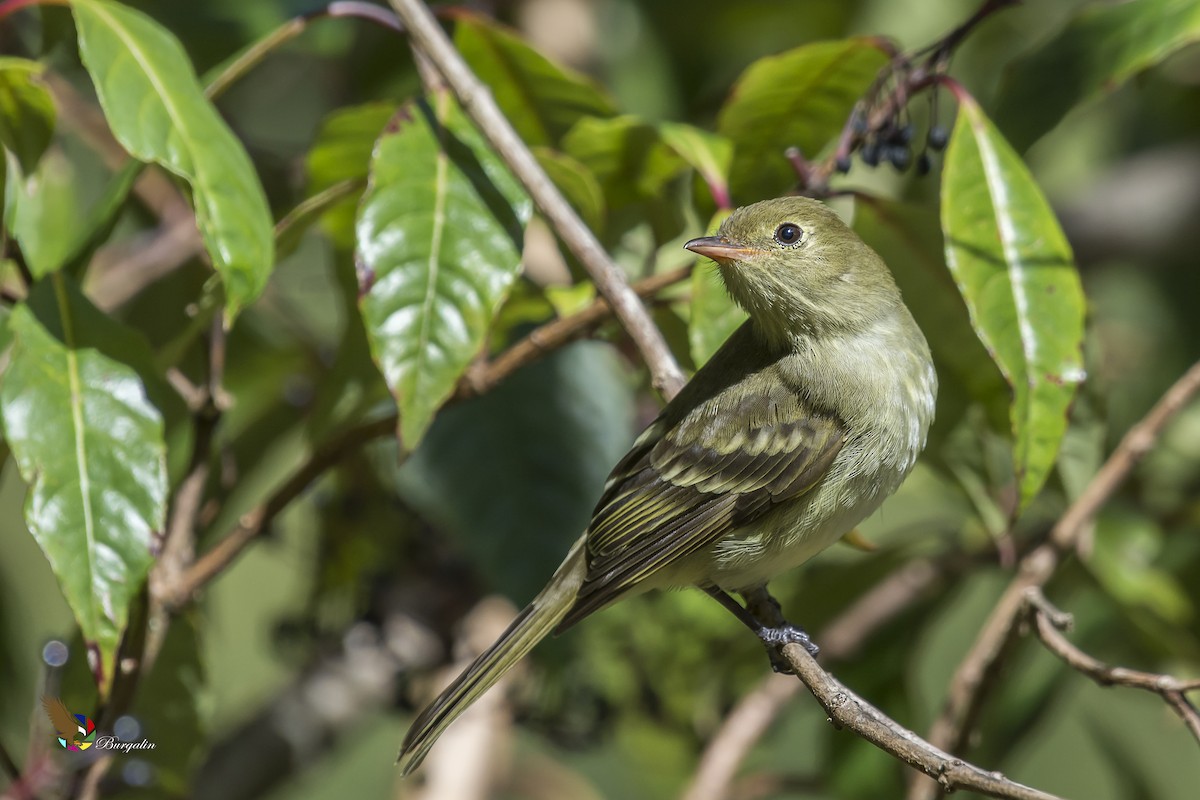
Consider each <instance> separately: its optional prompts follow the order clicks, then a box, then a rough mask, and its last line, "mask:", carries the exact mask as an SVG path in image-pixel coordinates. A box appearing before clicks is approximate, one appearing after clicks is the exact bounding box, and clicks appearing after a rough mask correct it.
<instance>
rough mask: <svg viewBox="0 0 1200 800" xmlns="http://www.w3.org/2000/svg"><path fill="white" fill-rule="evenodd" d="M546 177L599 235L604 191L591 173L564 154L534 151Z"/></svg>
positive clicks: (602, 223)
mask: <svg viewBox="0 0 1200 800" xmlns="http://www.w3.org/2000/svg"><path fill="white" fill-rule="evenodd" d="M532 150H533V155H534V156H535V157H536V158H537V160H538V164H539V165H540V166H541V168H542V169H543V170H544V171H545V173H546V176H547V177H548V178H550V180H552V181H554V185H555V186H557V187H558V190H559V191H560V192H562V193H563V197H565V198H567V202H568V203H570V204H571V207H572V208H574V209H575V211H576V212H577V213H578V214H579V216H580V217H582V218H583V221H584V222H586V223H587V224H588V227H589V228H591V229H592V230H593V231H599V230H600V229H601V228H602V227H603V225H604V212H605V209H604V190H603V189H601V188H600V183H599V181H597V180H596V176H595V175H593V174H592V171H591V170H589V169H588V168H587V167H585V166H584V165H583V164H581V163H580V162H578V161H576V160H575V159H573V158H571V157H570V156H569V155H567V154H565V153H560V152H558V151H557V150H551V149H550V148H548V147H534V148H532Z"/></svg>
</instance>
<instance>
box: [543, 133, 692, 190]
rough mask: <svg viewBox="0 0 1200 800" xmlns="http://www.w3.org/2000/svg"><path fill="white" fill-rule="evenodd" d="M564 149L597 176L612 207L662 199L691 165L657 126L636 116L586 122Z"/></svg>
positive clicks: (568, 138) (566, 142) (568, 139)
mask: <svg viewBox="0 0 1200 800" xmlns="http://www.w3.org/2000/svg"><path fill="white" fill-rule="evenodd" d="M563 149H564V150H565V151H566V152H567V154H568V155H570V156H571V157H572V158H575V159H577V160H578V161H580V162H582V163H583V164H584V166H586V167H587V168H588V169H590V170H591V171H592V173H593V174H594V175H595V176H596V178H597V179H598V180H599V181H600V185H601V187H603V189H604V196H605V197H606V198H607V199H608V202H609V205H611V206H613V207H619V206H623V205H627V204H630V203H635V202H639V201H643V200H652V199H655V198H657V197H658V196H659V194H660V192H661V191H662V189H663V187H664V186H666V184H667V182H668V181H669V180H671V178H673V177H675V176H676V175H678V174H679V173H680V172H682V171H683V169H684V167H685V166H686V164H685V162H684V161H683V159H681V158H680V157H679V156H678V155H677V154H676V153H675V151H674V150H672V149H671V148H669V147H667V145H666V143H665V142H663V140H662V137H661V136H660V135H659V133H658V131H657V130H655V128H654V126H652V125H649V124H647V123H645V122H643V121H642V120H640V119H638V118H637V117H634V116H623V117H615V118H613V119H593V118H584V119H581V120H580V121H579V124H577V125H576V126H575V127H574V128H572V129H571V131H570V132H569V133H568V134H567V135H566V137H564V139H563Z"/></svg>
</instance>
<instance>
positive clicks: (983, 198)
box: [942, 96, 1084, 508]
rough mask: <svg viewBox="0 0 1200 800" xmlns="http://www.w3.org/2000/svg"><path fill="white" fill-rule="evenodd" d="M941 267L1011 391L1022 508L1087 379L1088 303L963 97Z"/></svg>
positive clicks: (1049, 224)
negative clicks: (1085, 336)
mask: <svg viewBox="0 0 1200 800" xmlns="http://www.w3.org/2000/svg"><path fill="white" fill-rule="evenodd" d="M942 231H943V233H944V235H945V239H946V264H947V266H949V268H950V272H951V273H952V274H953V275H954V279H955V281H956V282H957V283H958V287H959V290H960V291H961V292H962V295H963V298H964V299H965V300H966V303H967V308H968V310H969V311H970V314H971V324H972V326H973V327H974V328H975V332H976V333H977V334H978V335H979V338H980V340H981V341H982V342H983V344H984V346H985V347H987V349H988V352H989V353H991V355H992V358H993V359H994V360H995V361H996V364H997V366H999V367H1000V371H1001V372H1002V373H1003V374H1004V377H1005V379H1006V380H1007V381H1008V383H1009V385H1010V386H1011V387H1012V390H1013V404H1012V411H1011V418H1012V428H1013V435H1014V438H1015V443H1014V459H1015V461H1016V471H1017V478H1018V483H1019V486H1020V504H1019V506H1020V508H1024V507H1025V505H1026V504H1027V503H1028V502H1029V501H1030V500H1031V499H1032V498H1033V496H1034V495H1035V494H1037V492H1038V490H1039V489H1040V488H1041V486H1042V484H1043V482H1044V481H1045V479H1046V476H1047V474H1048V473H1049V471H1050V468H1051V467H1052V466H1053V464H1054V460H1055V457H1056V455H1057V452H1058V447H1059V444H1060V443H1061V441H1062V437H1063V433H1064V431H1065V430H1066V426H1067V409H1068V407H1069V405H1070V403H1071V398H1072V397H1073V396H1074V395H1075V387H1076V386H1077V385H1078V384H1079V383H1080V382H1081V381H1082V380H1083V379H1084V372H1083V360H1082V354H1081V347H1082V341H1083V314H1084V298H1083V289H1082V287H1081V286H1080V282H1079V274H1078V272H1077V271H1076V269H1075V264H1074V261H1073V257H1072V254H1071V247H1070V245H1069V244H1068V243H1067V240H1066V238H1065V237H1064V236H1063V233H1062V230H1061V229H1060V228H1059V225H1058V220H1057V219H1056V218H1055V216H1054V212H1053V211H1052V210H1051V208H1050V205H1049V204H1048V203H1047V202H1046V198H1045V197H1044V196H1043V195H1042V193H1041V190H1040V189H1039V188H1038V186H1037V184H1036V183H1035V182H1034V180H1033V177H1032V176H1031V175H1030V174H1029V170H1028V169H1026V167H1025V165H1024V164H1023V163H1022V162H1021V158H1020V157H1019V156H1018V155H1017V154H1016V153H1015V152H1014V151H1013V149H1012V147H1010V146H1009V144H1008V143H1007V142H1006V141H1005V140H1004V138H1003V137H1002V136H1001V135H1000V134H999V133H998V132H997V131H996V129H995V127H994V126H993V125H992V123H991V122H990V121H989V120H988V119H987V117H986V116H984V114H983V111H982V110H980V108H979V106H978V105H977V104H976V103H975V101H974V100H973V99H972V98H970V97H969V96H964V97H962V98H960V102H959V113H958V119H957V120H956V121H955V125H954V132H953V134H952V135H951V139H950V146H949V149H948V150H947V152H946V162H945V167H944V170H943V173H942Z"/></svg>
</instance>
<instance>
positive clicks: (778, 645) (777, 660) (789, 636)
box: [756, 623, 821, 675]
mask: <svg viewBox="0 0 1200 800" xmlns="http://www.w3.org/2000/svg"><path fill="white" fill-rule="evenodd" d="M756 633H758V638H759V639H761V640H762V643H763V645H764V646H765V647H766V648H767V656H768V657H769V658H770V659H771V669H773V670H775V671H776V672H781V673H783V674H785V675H793V674H795V670H793V669H792V666H791V664H790V663H789V662H788V660H787V658H785V657H784V655H783V648H784V646H785V645H789V644H798V645H800V646H801V647H803V648H804V649H805V650H806V651H808V654H809V655H810V656H812V657H813V658H816V657H817V655H818V654H819V653H820V652H821V648H820V647H817V643H816V642H814V641H813V640H812V637H811V636H809V635H808V633H807V632H806V631H805V630H804V629H803V628H800V627H798V626H796V625H792V624H790V623H785V624H783V625H779V626H777V627H773V628H767V627H762V628H759V629H758V631H756Z"/></svg>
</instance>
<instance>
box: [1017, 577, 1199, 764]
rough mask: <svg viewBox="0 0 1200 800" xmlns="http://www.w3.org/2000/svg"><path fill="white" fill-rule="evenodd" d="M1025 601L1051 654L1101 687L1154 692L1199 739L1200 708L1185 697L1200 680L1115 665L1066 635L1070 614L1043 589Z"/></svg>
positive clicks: (1032, 590)
mask: <svg viewBox="0 0 1200 800" xmlns="http://www.w3.org/2000/svg"><path fill="white" fill-rule="evenodd" d="M1025 604H1026V608H1027V610H1028V612H1029V613H1030V615H1031V616H1032V617H1033V622H1034V630H1035V631H1036V632H1037V637H1038V638H1039V639H1041V640H1042V644H1044V645H1046V649H1048V650H1049V651H1050V652H1051V653H1053V654H1054V655H1056V656H1058V657H1059V658H1060V659H1062V661H1063V663H1064V664H1066V665H1067V666H1068V667H1070V668H1072V669H1074V670H1076V671H1078V672H1082V673H1083V674H1084V675H1086V676H1088V677H1089V678H1091V679H1092V680H1094V681H1095V682H1096V683H1098V684H1100V685H1101V686H1130V687H1132V688H1134V689H1144V690H1145V691H1147V692H1153V693H1154V694H1156V695H1158V696H1159V697H1161V698H1162V699H1163V700H1164V701H1166V703H1167V705H1169V706H1170V707H1171V710H1172V711H1174V712H1175V713H1176V714H1178V715H1179V718H1180V719H1182V720H1183V724H1184V725H1186V726H1187V728H1188V730H1189V731H1191V733H1192V736H1194V737H1196V741H1197V742H1200V711H1197V710H1196V707H1195V706H1194V705H1192V703H1191V701H1189V700H1188V699H1187V697H1186V696H1185V693H1186V692H1194V691H1197V690H1200V679H1196V680H1190V681H1182V680H1179V679H1178V678H1174V677H1172V676H1170V675H1161V674H1158V673H1154V672H1142V671H1140V670H1136V669H1126V668H1125V667H1113V666H1110V665H1108V664H1105V663H1104V662H1103V661H1101V660H1099V659H1098V658H1094V657H1093V656H1090V655H1088V654H1087V653H1085V652H1083V651H1082V650H1080V649H1079V648H1078V647H1076V646H1075V645H1073V644H1071V642H1070V641H1069V640H1068V639H1067V637H1066V636H1063V631H1064V630H1069V629H1070V627H1071V624H1072V620H1071V615H1070V614H1066V613H1063V612H1062V611H1060V610H1059V609H1057V608H1055V607H1054V605H1053V604H1051V602H1050V601H1049V600H1047V599H1046V595H1045V594H1043V593H1042V590H1041V589H1040V588H1037V587H1032V588H1030V589H1028V590H1026V592H1025Z"/></svg>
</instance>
